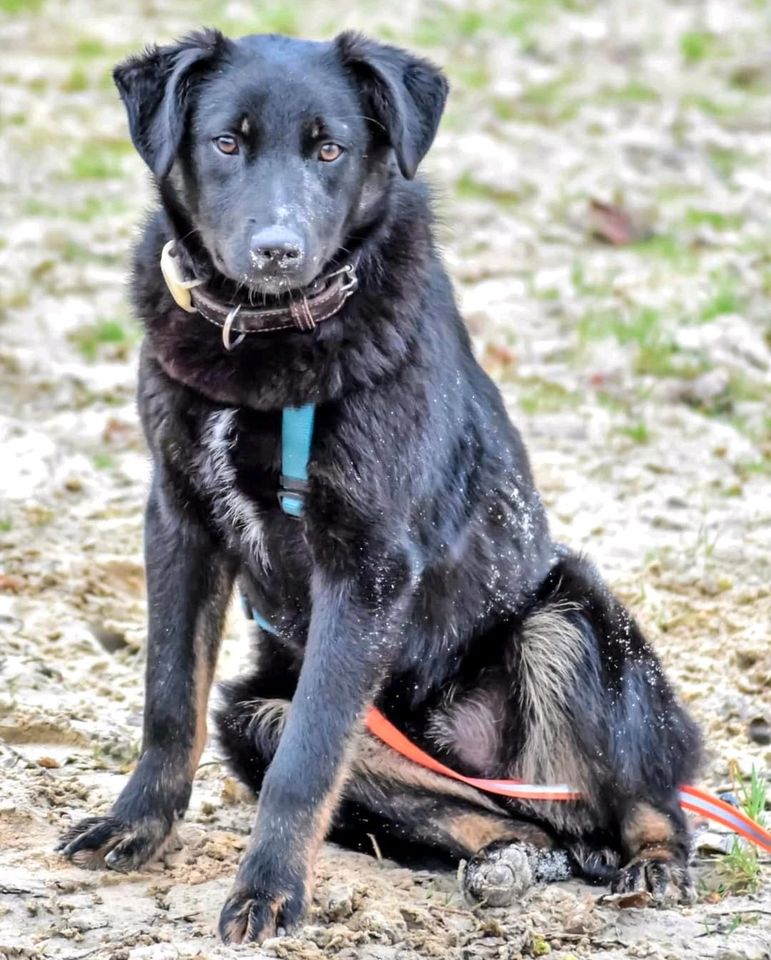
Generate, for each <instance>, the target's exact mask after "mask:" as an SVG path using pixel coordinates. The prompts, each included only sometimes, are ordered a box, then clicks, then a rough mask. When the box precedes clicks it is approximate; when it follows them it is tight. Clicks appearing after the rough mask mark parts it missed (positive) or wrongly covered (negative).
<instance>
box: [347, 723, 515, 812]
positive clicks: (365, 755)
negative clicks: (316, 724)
mask: <svg viewBox="0 0 771 960" xmlns="http://www.w3.org/2000/svg"><path fill="white" fill-rule="evenodd" d="M353 770H354V773H356V774H359V775H361V776H363V777H366V778H368V779H370V780H372V781H377V780H379V779H385V780H394V781H396V782H397V783H403V784H405V786H408V787H419V788H422V789H424V790H427V791H430V792H431V793H436V794H438V795H439V796H446V797H456V798H458V799H460V800H466V801H467V802H469V803H473V804H476V806H478V807H480V808H481V809H483V810H490V811H492V812H494V813H500V807H498V806H496V805H495V804H494V803H493V801H492V800H490V799H489V797H486V796H485V795H484V794H483V793H479V791H477V790H474V789H473V787H467V786H465V785H464V784H462V783H458V782H457V781H455V780H450V779H448V778H447V777H443V776H440V774H438V773H433V772H432V771H431V770H426V769H425V767H421V766H418V764H417V763H413V762H412V761H411V760H407V759H406V757H402V756H401V755H400V754H398V753H396V751H395V750H392V749H391V748H390V747H387V746H386V745H385V744H383V743H380V741H379V740H376V739H375V738H374V737H371V736H368V735H364V736H362V737H360V738H359V740H358V742H357V743H356V752H355V755H354V759H353Z"/></svg>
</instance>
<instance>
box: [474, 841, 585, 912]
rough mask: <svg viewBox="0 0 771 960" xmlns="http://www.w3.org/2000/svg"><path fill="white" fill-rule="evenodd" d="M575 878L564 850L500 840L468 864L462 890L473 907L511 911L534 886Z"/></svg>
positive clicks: (480, 852)
mask: <svg viewBox="0 0 771 960" xmlns="http://www.w3.org/2000/svg"><path fill="white" fill-rule="evenodd" d="M571 876H572V870H571V868H570V864H569V862H568V856H567V853H566V852H565V851H564V850H544V849H542V848H540V847H536V846H535V845H534V844H532V843H525V842H522V841H515V842H511V841H508V840H496V841H495V842H493V843H491V844H488V846H486V847H484V848H483V849H482V850H480V851H479V853H477V854H475V855H474V856H473V857H472V858H471V859H470V860H469V862H468V863H467V864H466V868H465V870H464V871H463V878H462V888H463V893H464V895H465V897H466V898H467V899H468V900H469V901H470V902H472V903H484V904H486V905H487V906H490V907H507V906H509V904H511V903H514V901H515V900H518V899H519V898H520V897H521V896H522V895H523V894H524V893H525V891H527V890H528V889H529V888H530V887H531V886H532V885H533V884H534V883H551V882H553V881H555V880H566V879H567V878H568V877H571Z"/></svg>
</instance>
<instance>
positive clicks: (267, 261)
mask: <svg viewBox="0 0 771 960" xmlns="http://www.w3.org/2000/svg"><path fill="white" fill-rule="evenodd" d="M250 247H251V255H252V260H253V261H254V264H255V266H257V267H258V268H259V269H260V270H265V269H270V268H276V267H277V268H279V269H284V270H286V269H290V268H291V269H296V268H297V267H299V266H300V265H301V263H302V262H303V260H304V259H305V248H304V245H303V241H302V239H301V238H300V237H299V236H298V235H297V234H296V233H294V232H293V231H292V230H288V229H287V228H286V227H266V228H265V229H263V230H258V231H256V232H255V233H253V234H252V239H251V244H250Z"/></svg>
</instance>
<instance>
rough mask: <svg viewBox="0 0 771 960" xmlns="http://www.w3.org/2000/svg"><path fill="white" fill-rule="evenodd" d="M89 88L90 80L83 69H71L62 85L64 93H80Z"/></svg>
mask: <svg viewBox="0 0 771 960" xmlns="http://www.w3.org/2000/svg"><path fill="white" fill-rule="evenodd" d="M90 86H91V80H90V78H89V76H88V73H87V72H86V71H85V70H84V69H83V67H73V68H72V70H71V71H70V74H69V76H68V77H67V79H66V80H65V81H64V83H63V84H62V90H64V91H65V93H82V92H83V91H84V90H88V88H89V87H90Z"/></svg>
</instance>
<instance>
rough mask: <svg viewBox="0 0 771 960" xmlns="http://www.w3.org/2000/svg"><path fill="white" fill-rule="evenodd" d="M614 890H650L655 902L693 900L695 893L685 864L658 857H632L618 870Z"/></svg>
mask: <svg viewBox="0 0 771 960" xmlns="http://www.w3.org/2000/svg"><path fill="white" fill-rule="evenodd" d="M611 890H612V891H613V893H642V892H647V893H650V894H651V896H652V897H653V902H654V904H656V905H659V906H661V905H664V904H673V903H684V904H688V903H693V901H694V900H695V897H696V894H695V891H694V887H693V882H692V880H691V875H690V872H689V870H688V867H687V866H684V865H683V864H681V863H677V862H676V861H673V860H668V859H666V858H663V857H661V858H659V857H646V856H645V855H644V854H641V855H640V856H637V857H635V859H634V860H632V861H631V862H630V863H628V864H627V865H626V866H625V867H623V868H622V869H621V870H619V872H618V874H617V875H616V878H615V879H614V881H613V883H612V884H611Z"/></svg>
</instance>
